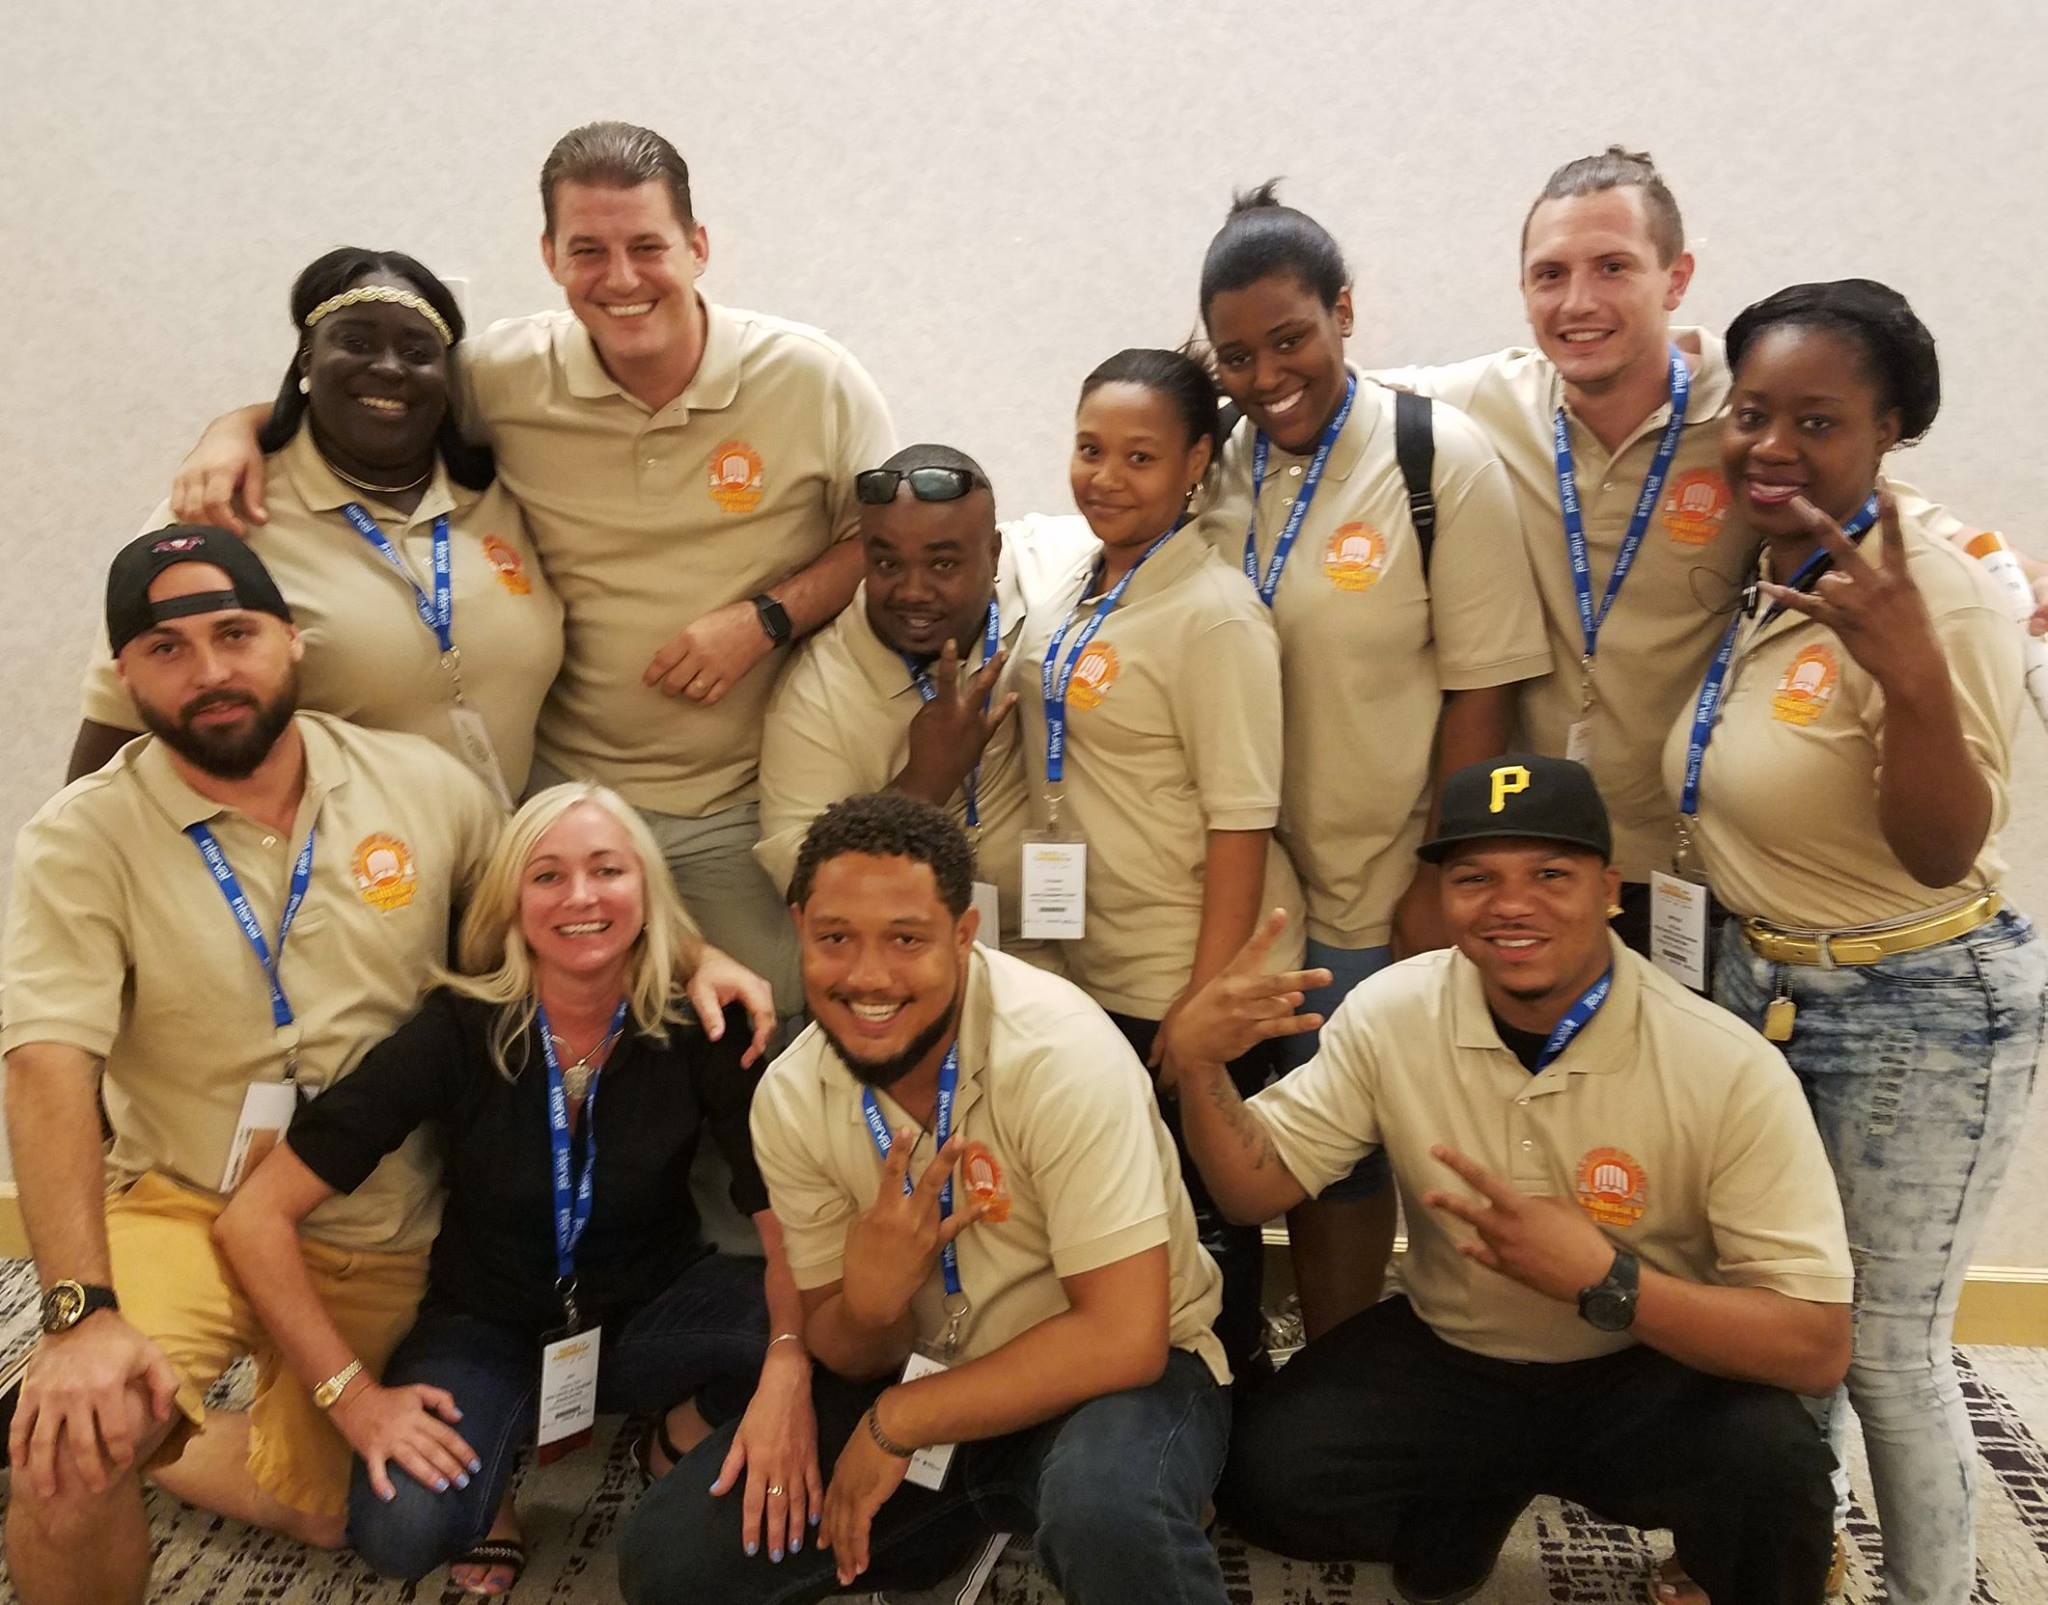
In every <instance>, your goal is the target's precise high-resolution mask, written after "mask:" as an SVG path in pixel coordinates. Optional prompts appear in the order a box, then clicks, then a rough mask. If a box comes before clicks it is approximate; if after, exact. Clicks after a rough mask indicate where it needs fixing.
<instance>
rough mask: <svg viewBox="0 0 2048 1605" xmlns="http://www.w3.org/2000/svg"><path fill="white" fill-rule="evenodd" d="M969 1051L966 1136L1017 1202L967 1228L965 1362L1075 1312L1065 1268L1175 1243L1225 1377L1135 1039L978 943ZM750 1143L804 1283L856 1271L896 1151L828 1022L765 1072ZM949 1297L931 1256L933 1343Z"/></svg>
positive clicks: (1082, 1000) (1177, 1293)
mask: <svg viewBox="0 0 2048 1605" xmlns="http://www.w3.org/2000/svg"><path fill="white" fill-rule="evenodd" d="M959 1044H960V1081H959V1092H958V1094H957V1096H956V1098H955V1102H954V1105H953V1130H954V1131H955V1132H957V1133H958V1134H959V1135H961V1136H962V1137H964V1138H966V1139H967V1140H968V1141H970V1142H976V1143H980V1144H982V1145H983V1146H984V1147H986V1148H987V1149H988V1151H989V1153H990V1154H991V1155H992V1156H993V1157H994V1159H995V1162H996V1164H997V1166H998V1167H999V1168H1000V1171H1001V1180H1002V1186H1003V1188H1004V1190H1005V1191H1006V1192H1007V1193H1008V1195H1009V1198H1010V1215H1009V1218H1008V1219H1007V1220H1005V1221H1002V1222H1000V1223H998V1222H995V1221H989V1220H983V1221H977V1222H976V1223H975V1224H974V1225H972V1226H970V1227H968V1228H967V1230H966V1231H964V1232H962V1233H961V1234H960V1236H959V1238H958V1239H957V1242H958V1244H959V1250H960V1253H959V1259H960V1283H961V1288H962V1290H963V1291H964V1292H965V1293H966V1295H967V1300H968V1315H967V1320H966V1324H965V1327H964V1328H963V1331H962V1334H961V1343H960V1349H959V1351H958V1352H959V1358H960V1359H961V1360H974V1359H979V1358H980V1357H981V1356H982V1355H984V1354H988V1353H991V1352H993V1351H994V1350H996V1349H999V1348H1001V1347H1002V1346H1003V1345H1004V1344H1005V1343H1008V1342H1009V1341H1010V1340H1011V1339H1012V1338H1015V1337H1018V1336H1020V1335H1022V1334H1023V1333H1025V1332H1028V1331H1030V1330H1031V1328H1032V1327H1034V1326H1037V1325H1038V1324H1039V1323H1040V1322H1041V1321H1045V1320H1049V1319H1050V1318H1051V1317H1053V1316H1055V1315H1059V1314H1061V1313H1063V1312H1064V1311H1065V1310H1066V1309H1067V1308H1068V1302H1067V1295H1066V1290H1065V1289H1064V1288H1063V1287H1061V1285H1060V1278H1062V1277H1066V1276H1079V1275H1082V1274H1083V1273H1085V1272H1087V1271H1093V1270H1100V1269H1101V1268H1102V1267H1103V1266H1105V1265H1114V1264H1115V1263H1117V1262H1118V1261H1119V1260H1125V1259H1129V1258H1130V1257H1131V1256H1132V1255H1134V1254H1142V1253H1144V1252H1145V1251H1146V1250H1147V1249H1151V1248H1157V1247H1158V1246H1159V1245H1160V1244H1162V1243H1163V1244H1165V1245H1166V1248H1167V1258H1168V1262H1169V1267H1170V1272H1171V1283H1170V1290H1169V1292H1168V1299H1169V1302H1170V1305H1171V1315H1170V1318H1169V1324H1168V1334H1169V1337H1170V1339H1171V1341H1172V1343H1173V1346H1174V1347H1175V1348H1177V1349H1186V1350H1188V1351H1189V1352H1190V1353H1192V1354H1197V1355H1199V1356H1201V1358H1202V1360H1203V1361H1204V1362H1205V1363H1206V1364H1207V1365H1208V1367H1209V1369H1210V1371H1211V1372H1213V1373H1214V1374H1215V1377H1216V1380H1217V1381H1218V1382H1228V1381H1229V1380H1230V1369H1229V1366H1228V1364H1227V1362H1226V1361H1225V1360H1224V1358H1223V1346H1222V1344H1220V1343H1219V1342H1217V1340H1216V1335H1215V1333H1214V1332H1213V1331H1211V1330H1210V1328H1211V1327H1212V1325H1213V1324H1214V1322H1215V1320H1216V1314H1217V1311H1218V1310H1219V1309H1221V1308H1222V1303H1223V1291H1222V1290H1223V1278H1222V1276H1221V1274H1220V1273H1219V1272H1218V1271H1217V1269H1216V1264H1215V1261H1213V1260H1212V1259H1210V1258H1209V1256H1208V1254H1207V1253H1206V1252H1205V1251H1204V1250H1203V1248H1202V1245H1201V1243H1200V1241H1199V1240H1198V1239H1197V1237H1196V1235H1195V1215H1194V1209H1193V1206H1191V1205H1190V1204H1189V1203H1188V1195H1187V1189H1186V1188H1185V1187H1184V1186H1182V1185H1181V1176H1180V1163H1179V1161H1178V1160H1177V1159H1176V1158H1175V1156H1174V1149H1173V1139H1172V1138H1171V1137H1170V1136H1168V1135H1167V1131H1166V1127H1165V1124H1164V1123H1163V1122H1162V1121H1161V1120H1160V1118H1159V1107H1158V1103H1157V1101H1156V1100H1155V1099H1154V1097H1153V1094H1152V1083H1151V1079H1150V1077H1149V1076H1148V1075H1147V1074H1146V1073H1145V1069H1144V1067H1143V1066H1142V1065H1140V1064H1139V1063H1138V1059H1137V1055H1135V1054H1134V1053H1132V1052H1131V1049H1130V1046H1129V1044H1128V1043H1126V1042H1125V1041H1124V1039H1123V1036H1122V1034H1121V1033H1120V1032H1118V1030H1117V1029H1116V1027H1115V1026H1113V1025H1112V1024H1110V1022H1109V1021H1108V1020H1107V1019H1105V1018H1104V1017H1103V1014H1102V1011H1101V1010H1100V1009H1098V1008H1096V1007H1095V1005H1094V1004H1092V1003H1090V1002H1089V1001H1088V999H1087V998H1086V997H1084V996H1083V995H1082V994H1081V993H1080V992H1079V991H1078V990H1076V989H1075V988H1074V987H1072V986H1070V985H1069V984H1068V983H1067V982H1065V981H1063V980H1061V979H1060V978H1059V977H1058V976H1056V975H1048V974H1046V973H1045V972H1044V971H1042V970H1038V969H1035V968H1034V967H1032V966H1031V965H1029V964H1027V963H1025V962H1024V961H1023V960H1022V959H1019V958H1016V957H1014V956H1013V955H1010V954H1007V953H992V952H990V951H989V950H988V949H986V948H982V947H977V948H975V949H974V951H973V955H972V957H971V958H970V959H969V961H968V973H967V982H966V997H965V1000H964V1002H963V1004H962V1008H961V1015H960V1033H959ZM876 1101H877V1102H878V1103H879V1105H880V1106H881V1111H882V1116H883V1118H884V1119H885V1120H886V1121H887V1122H888V1123H889V1128H890V1130H891V1131H901V1130H904V1129H906V1128H908V1127H912V1126H915V1125H917V1122H916V1121H914V1120H912V1119H911V1118H910V1116H909V1115H907V1114H905V1113H904V1112H903V1110H902V1109H901V1108H900V1107H899V1106H898V1105H897V1103H896V1101H895V1100H894V1099H892V1098H891V1097H890V1096H889V1095H888V1094H887V1093H886V1092H882V1093H877V1094H876ZM753 1136H754V1156H755V1158H756V1159H757V1160H759V1161H760V1165H761V1175H762V1177H763V1178H764V1179H765V1180H766V1181H767V1183H768V1196H769V1200H770V1201H771V1202H772V1203H773V1204H774V1206H775V1217H776V1219H777V1220H779V1221H780V1222H781V1223H782V1240H783V1244H784V1246H785V1247H786V1248H787V1249H788V1251H789V1265H790V1270H791V1271H792V1272H793V1273H794V1275H795V1277H796V1285H797V1286H798V1287H800V1288H813V1287H826V1286H829V1285H831V1284H832V1283H834V1282H836V1281H838V1280H839V1279H840V1277H841V1275H842V1272H843V1259H844V1253H845V1248H846V1232H847V1228H848V1227H849V1226H851V1225H852V1224H853V1221H854V1218H855V1217H856V1216H857V1215H859V1214H860V1213H861V1212H862V1211H864V1210H866V1209H867V1208H868V1207H869V1206H870V1205H871V1204H873V1203H874V1200H875V1192H876V1189H877V1188H878V1187H879V1186H880V1183H881V1177H882V1161H881V1158H880V1156H879V1155H878V1154H877V1153H876V1152H875V1148H874V1141H873V1139H872V1138H871V1137H870V1136H869V1134H868V1128H867V1122H866V1120H865V1118H864V1117H863V1115H862V1111H861V1085H860V1083H859V1082H858V1081H856V1080H855V1079H854V1078H853V1076H852V1074H851V1073H850V1072H849V1071H848V1070H847V1068H846V1066H845V1063H844V1062H843V1061H842V1060H841V1059H840V1057H839V1055H838V1053H837V1051H836V1050H834V1048H833V1047H832V1045H831V1043H830V1041H829V1040H827V1038H826V1036H825V1034H824V1032H822V1031H820V1030H819V1029H818V1027H817V1026H815V1025H813V1026H811V1027H810V1028H809V1029H808V1030H807V1031H805V1032H804V1033H803V1035H802V1036H800V1037H798V1038H797V1039H796V1041H795V1042H793V1043H792V1044H791V1045H790V1047H789V1049H788V1051H787V1052H785V1053H783V1054H782V1055H781V1057H779V1058H778V1059H776V1061H775V1062H774V1063H773V1064H771V1065H770V1066H769V1067H768V1069H767V1071H766V1072H765V1073H764V1074H763V1075H762V1077H761V1085H760V1087H759V1089H758V1090H757V1091H756V1092H755V1094H754V1109H753ZM931 1155H932V1140H931V1136H930V1134H929V1133H925V1132H921V1133H920V1134H919V1136H918V1140H917V1146H916V1148H915V1150H914V1151H913V1153H912V1158H911V1171H910V1173H911V1176H912V1177H913V1178H915V1177H917V1176H918V1175H921V1174H922V1173H923V1171H924V1167H925V1165H926V1164H927V1163H928V1162H929V1161H930V1159H931ZM944 1300H945V1282H944V1280H943V1278H942V1276H941V1273H940V1271H939V1269H938V1268H937V1266H934V1267H933V1270H932V1274H931V1276H930V1277H929V1278H927V1279H926V1281H925V1284H924V1286H923V1287H921V1288H919V1289H918V1291H917V1294H916V1296H915V1297H914V1298H913V1299H912V1301H911V1310H912V1313H913V1315H914V1317H915V1320H916V1328H917V1335H918V1338H919V1340H920V1341H924V1342H935V1341H937V1340H938V1339H939V1338H940V1337H941V1336H942V1335H943V1334H944V1332H945V1329H946V1315H945V1309H944Z"/></svg>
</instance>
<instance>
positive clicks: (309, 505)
mask: <svg viewBox="0 0 2048 1605" xmlns="http://www.w3.org/2000/svg"><path fill="white" fill-rule="evenodd" d="M274 460H275V461H277V462H278V463H281V464H282V465H283V467H284V471H285V474H286V476H287V477H288V478H289V479H290V480H291V484H292V489H293V490H294V491H296V492H297V493H298V497H299V500H300V501H302V502H304V503H305V504H306V510H307V511H308V512H314V513H333V512H338V511H340V510H341V508H343V507H345V506H346V505H347V504H348V503H350V502H360V503H362V504H363V508H364V511H366V512H368V513H369V515H370V516H371V517H372V518H377V515H378V514H379V513H382V514H383V515H384V518H377V522H378V523H379V524H384V523H385V519H395V520H396V522H395V523H393V524H389V525H386V526H385V528H386V533H390V532H391V531H393V530H399V531H403V530H408V529H411V528H412V527H413V525H415V524H419V523H423V522H426V521H428V520H431V519H435V518H438V517H440V516H441V515H442V514H443V513H446V512H449V511H451V510H453V508H454V506H455V493H454V490H453V489H452V487H451V485H450V483H449V479H448V465H447V464H446V463H444V462H442V461H441V454H440V453H439V452H438V451H437V452H435V454H434V469H433V472H432V473H431V474H430V475H428V477H427V488H426V489H425V490H424V491H422V492H421V493H420V500H419V505H418V506H417V507H415V508H414V509H413V510H412V511H411V512H410V513H406V514H399V513H398V512H397V510H396V509H395V508H391V507H387V506H385V504H384V503H383V502H381V501H379V500H378V499H377V497H376V496H375V495H374V494H372V493H370V492H367V491H361V490H357V489H356V488H355V487H354V486H353V485H350V484H348V483H347V482H346V481H345V480H343V479H342V477H341V476H340V475H339V474H337V473H335V471H334V468H333V465H332V464H330V463H329V462H328V461H327V459H326V457H325V456H323V455H322V454H321V451H320V448H319V446H318V445H317V444H316V443H315V442H314V440H313V426H312V425H311V424H310V423H302V424H300V426H299V429H298V432H297V433H296V434H294V435H293V436H292V438H291V439H290V440H288V441H286V442H285V443H284V445H283V447H282V448H280V449H279V451H278V452H277V453H276V456H275V459H274Z"/></svg>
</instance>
